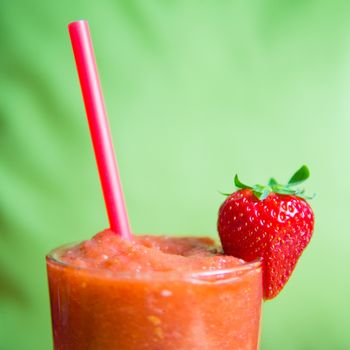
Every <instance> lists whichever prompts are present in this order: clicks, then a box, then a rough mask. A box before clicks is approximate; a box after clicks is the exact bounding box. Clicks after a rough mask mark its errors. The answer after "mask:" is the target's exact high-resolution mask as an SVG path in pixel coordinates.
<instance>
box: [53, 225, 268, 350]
mask: <svg viewBox="0 0 350 350" xmlns="http://www.w3.org/2000/svg"><path fill="white" fill-rule="evenodd" d="M47 267H48V277H49V287H50V299H51V314H52V322H53V334H54V346H55V349H56V350H78V349H79V350H80V349H81V350H82V349H84V350H88V349H93V350H99V349H104V350H109V349H110V350H112V349H113V350H114V349H118V350H163V349H164V350H172V349H174V350H196V349H198V350H199V349H201V350H202V349H204V350H205V349H208V350H218V349H220V350H225V349H235V350H256V349H257V348H258V339H259V326H260V313H261V301H262V282H261V267H260V263H258V262H257V263H249V264H247V263H245V262H244V261H243V260H240V259H237V258H235V257H232V256H226V255H223V254H222V253H221V249H220V247H219V246H217V245H216V244H215V242H214V241H213V240H211V239H209V238H194V237H184V238H178V237H166V236H136V237H135V238H134V239H133V240H132V241H126V240H122V239H120V238H119V237H118V236H117V235H116V234H115V233H113V232H112V231H110V230H105V231H103V232H101V233H99V234H97V235H96V236H95V237H93V239H91V240H89V241H84V242H82V243H80V244H78V245H76V246H73V247H67V248H61V249H60V248H59V249H57V250H55V251H54V252H52V253H51V254H50V255H49V256H48V258H47Z"/></svg>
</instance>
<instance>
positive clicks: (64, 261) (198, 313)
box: [46, 20, 262, 350]
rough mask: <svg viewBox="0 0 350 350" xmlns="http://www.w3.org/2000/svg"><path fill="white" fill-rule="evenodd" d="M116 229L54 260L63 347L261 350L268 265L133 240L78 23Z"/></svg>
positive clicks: (212, 247) (92, 124) (208, 247)
mask: <svg viewBox="0 0 350 350" xmlns="http://www.w3.org/2000/svg"><path fill="white" fill-rule="evenodd" d="M69 32H70V36H71V41H72V46H73V52H74V56H75V60H76V65H77V71H78V75H79V80H80V85H81V89H82V94H83V99H84V104H85V109H86V114H87V119H88V123H89V128H90V134H91V138H92V143H93V148H94V151H95V156H96V162H97V168H98V171H99V176H100V180H101V185H102V192H103V195H104V199H105V204H106V209H107V215H108V220H109V227H110V228H111V229H110V230H105V231H103V232H101V233H99V234H97V235H96V236H95V237H93V238H92V239H91V240H87V241H84V242H82V243H78V244H75V245H71V246H65V247H61V248H58V249H55V250H53V251H52V252H51V253H49V254H48V255H47V258H46V261H47V271H48V279H49V289H50V302H51V316H52V326H53V327H52V328H53V338H54V349H55V350H146V349H147V350H172V349H174V350H197V349H198V350H225V349H230V350H257V348H258V343H259V327H260V313H261V303H262V272H261V265H260V262H259V261H255V262H250V263H246V262H244V261H243V260H240V259H237V258H235V257H233V256H225V255H223V253H222V252H221V248H220V247H219V246H217V245H216V244H215V242H214V241H212V240H211V239H209V238H193V237H192V238H191V237H186V238H175V237H174V238H171V237H166V236H163V237H157V236H133V235H132V234H131V229H130V225H129V222H128V217H127V211H126V206H125V202H124V198H123V193H122V189H121V182H120V178H119V172H118V168H117V164H116V160H115V154H114V148H113V144H112V138H111V135H110V130H109V125H108V119H107V115H106V110H105V106H104V99H103V96H102V90H101V85H100V81H99V77H98V73H97V67H96V62H95V57H94V53H93V48H92V41H91V38H90V32H89V27H88V23H87V22H86V21H83V20H82V21H77V22H73V23H71V24H70V25H69Z"/></svg>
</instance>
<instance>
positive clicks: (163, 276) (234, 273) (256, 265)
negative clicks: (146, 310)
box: [46, 242, 262, 284]
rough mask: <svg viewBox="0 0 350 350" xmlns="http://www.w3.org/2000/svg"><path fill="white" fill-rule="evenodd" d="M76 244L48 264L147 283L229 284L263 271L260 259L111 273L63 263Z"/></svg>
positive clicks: (50, 256) (49, 257) (53, 254)
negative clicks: (220, 265)
mask: <svg viewBox="0 0 350 350" xmlns="http://www.w3.org/2000/svg"><path fill="white" fill-rule="evenodd" d="M79 243H80V242H75V243H68V244H64V245H61V246H59V247H57V248H55V249H53V250H51V251H50V252H49V253H48V254H47V255H46V263H47V264H48V263H52V264H54V265H57V266H60V267H61V268H66V269H72V270H74V271H77V272H82V273H87V274H89V275H91V276H94V277H98V278H103V279H111V280H119V281H120V280H125V281H127V280H129V281H130V280H136V281H147V280H158V281H159V280H163V281H165V280H169V281H192V282H196V283H198V282H199V283H210V284H213V283H214V284H216V283H220V282H221V283H228V282H229V281H233V280H237V279H242V276H244V275H245V274H247V273H249V272H252V271H259V270H260V271H261V270H262V266H261V265H262V259H261V258H258V259H255V260H253V261H250V262H247V261H244V260H243V259H240V260H243V261H244V263H242V264H241V265H238V266H234V267H231V268H225V269H216V270H206V271H191V272H186V271H185V272H177V271H142V272H135V271H133V272H128V271H121V272H117V271H111V270H103V269H101V268H93V267H84V266H76V265H74V264H71V263H68V262H65V261H62V260H61V259H60V253H61V252H63V250H64V249H67V248H69V247H73V246H75V245H76V244H79Z"/></svg>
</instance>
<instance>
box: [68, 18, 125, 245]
mask: <svg viewBox="0 0 350 350" xmlns="http://www.w3.org/2000/svg"><path fill="white" fill-rule="evenodd" d="M68 30H69V34H70V38H71V41H72V46H73V52H74V57H75V62H76V65H77V70H78V75H79V79H80V86H81V91H82V94H83V99H84V104H85V110H86V115H87V119H88V123H89V128H90V134H91V139H92V144H93V147H94V151H95V157H96V162H97V167H98V172H99V175H100V180H101V185H102V191H103V196H104V200H105V204H106V208H107V214H108V219H109V223H110V227H111V229H112V230H113V231H115V232H116V233H117V234H119V235H120V236H121V237H123V238H126V239H131V232H130V225H129V220H128V215H127V211H126V206H125V201H124V196H123V191H122V187H121V183H120V177H119V171H118V167H117V162H116V158H115V153H114V147H113V143H112V138H111V133H110V129H109V124H108V118H107V113H106V108H105V103H104V99H103V95H102V89H101V84H100V79H99V76H98V72H97V66H96V61H95V55H94V50H93V47H92V41H91V37H90V31H89V25H88V22H87V21H76V22H73V23H70V24H69V25H68Z"/></svg>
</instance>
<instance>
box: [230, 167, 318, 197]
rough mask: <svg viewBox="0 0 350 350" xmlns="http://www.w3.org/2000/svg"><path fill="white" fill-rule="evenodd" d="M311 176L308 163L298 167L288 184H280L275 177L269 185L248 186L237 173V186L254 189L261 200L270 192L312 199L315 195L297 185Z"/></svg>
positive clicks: (235, 180)
mask: <svg viewBox="0 0 350 350" xmlns="http://www.w3.org/2000/svg"><path fill="white" fill-rule="evenodd" d="M309 176H310V171H309V168H308V167H307V166H306V165H303V166H302V167H301V168H300V169H298V170H297V171H296V172H295V173H294V174H293V176H292V177H291V178H290V180H289V181H288V183H287V184H280V183H278V182H277V180H276V179H274V178H273V177H272V178H270V180H269V182H268V184H267V185H260V184H256V185H254V186H248V185H246V184H244V183H242V182H241V181H240V180H239V178H238V175H237V174H236V175H235V179H234V182H235V186H236V187H237V188H240V189H250V190H252V191H253V193H254V195H255V196H256V197H257V198H258V199H259V200H264V199H265V198H267V197H268V196H269V194H270V193H278V194H285V195H292V196H297V197H300V198H304V199H312V198H313V197H314V196H311V197H310V196H306V195H305V189H304V188H302V187H297V188H295V186H297V185H300V184H301V183H303V182H304V181H305V180H307V179H308V178H309Z"/></svg>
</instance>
